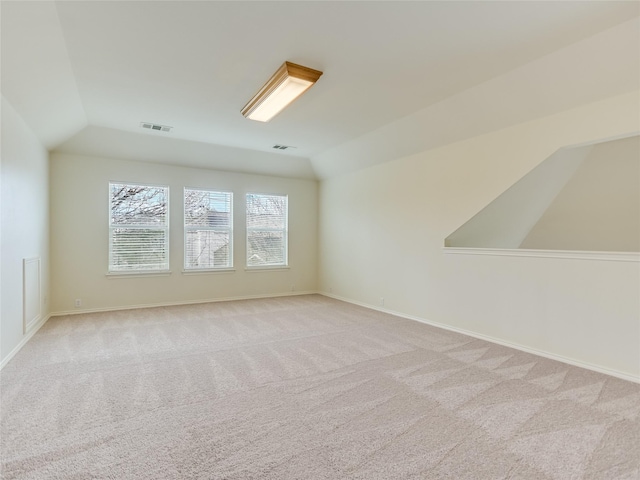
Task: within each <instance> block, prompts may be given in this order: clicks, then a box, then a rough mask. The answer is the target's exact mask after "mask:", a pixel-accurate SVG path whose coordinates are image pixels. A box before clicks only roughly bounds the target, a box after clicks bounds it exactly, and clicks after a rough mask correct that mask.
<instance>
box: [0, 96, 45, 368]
mask: <svg viewBox="0 0 640 480" xmlns="http://www.w3.org/2000/svg"><path fill="white" fill-rule="evenodd" d="M48 175H49V160H48V154H47V151H46V150H45V148H44V147H43V146H42V145H41V144H40V142H39V141H38V139H37V138H36V137H35V135H34V134H33V132H32V131H31V130H30V129H29V127H27V125H26V124H25V123H24V121H23V120H22V118H20V116H19V115H18V114H17V113H16V111H15V110H14V108H13V107H12V106H11V104H9V102H7V101H6V99H5V98H4V97H2V182H1V186H2V188H1V213H2V222H1V224H2V229H1V233H0V237H1V246H2V248H1V259H2V267H1V277H0V278H1V286H0V291H1V294H2V298H1V302H0V303H1V309H0V337H1V340H0V363H2V364H4V362H5V361H6V360H8V359H9V358H10V356H11V355H12V353H13V352H14V351H15V349H16V348H17V347H18V346H19V345H21V343H22V342H23V341H25V340H26V339H27V338H28V335H25V334H24V333H23V315H22V260H23V259H24V258H32V257H40V261H41V280H42V281H41V293H42V294H41V318H42V319H43V320H44V319H46V317H47V315H48V306H47V303H48V296H49V182H48ZM32 331H33V330H32Z"/></svg>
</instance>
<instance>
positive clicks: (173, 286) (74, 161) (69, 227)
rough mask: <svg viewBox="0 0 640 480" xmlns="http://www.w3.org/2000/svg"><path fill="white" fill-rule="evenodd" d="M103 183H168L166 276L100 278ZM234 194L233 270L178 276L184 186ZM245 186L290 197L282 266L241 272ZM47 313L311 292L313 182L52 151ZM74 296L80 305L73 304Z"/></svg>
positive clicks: (103, 266) (104, 239) (104, 245)
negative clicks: (286, 254)
mask: <svg viewBox="0 0 640 480" xmlns="http://www.w3.org/2000/svg"><path fill="white" fill-rule="evenodd" d="M109 181H120V182H132V183H135V182H139V183H147V184H159V185H169V187H170V194H169V198H170V269H171V272H172V273H171V274H170V275H169V276H148V277H137V278H132V277H107V276H106V275H105V274H106V273H107V262H108V248H109V247H108V239H109V234H108V211H109V207H108V184H109ZM185 186H187V187H205V188H213V189H220V190H224V191H232V192H233V193H234V237H235V240H234V266H235V268H236V271H235V272H232V273H214V274H198V275H185V274H183V273H182V269H183V244H184V240H183V221H182V209H183V198H182V195H183V188H184V187H185ZM247 192H256V193H277V194H287V195H288V196H289V265H290V268H289V269H287V270H271V271H268V270H265V271H252V272H248V271H245V265H246V261H245V251H246V250H245V226H244V220H245V212H244V196H245V193H247ZM51 222H52V229H51V258H52V261H51V263H52V272H53V273H52V307H51V308H52V311H53V312H66V311H82V310H96V309H97V310H99V309H109V308H118V307H128V306H136V305H157V304H167V303H182V302H191V301H199V300H210V299H224V298H237V297H247V296H260V295H276V294H284V293H291V291H292V288H293V289H295V291H297V292H302V291H315V290H316V287H317V285H316V280H317V270H316V264H317V182H316V181H314V180H296V179H290V178H278V177H269V176H261V175H247V174H240V173H229V172H219V171H214V170H205V169H196V168H186V167H177V166H169V165H154V164H149V163H144V162H135V161H127V160H116V159H106V158H95V157H87V156H76V155H65V154H53V155H52V157H51ZM75 299H81V300H82V307H81V308H74V300H75Z"/></svg>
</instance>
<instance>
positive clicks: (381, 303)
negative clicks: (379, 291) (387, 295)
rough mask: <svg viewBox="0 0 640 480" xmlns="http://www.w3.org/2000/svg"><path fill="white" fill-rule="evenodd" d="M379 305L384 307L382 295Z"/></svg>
mask: <svg viewBox="0 0 640 480" xmlns="http://www.w3.org/2000/svg"><path fill="white" fill-rule="evenodd" d="M380 306H381V307H384V297H380Z"/></svg>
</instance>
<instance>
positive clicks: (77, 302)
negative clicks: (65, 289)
mask: <svg viewBox="0 0 640 480" xmlns="http://www.w3.org/2000/svg"><path fill="white" fill-rule="evenodd" d="M75 306H76V308H78V307H81V306H82V299H81V298H76V302H75Z"/></svg>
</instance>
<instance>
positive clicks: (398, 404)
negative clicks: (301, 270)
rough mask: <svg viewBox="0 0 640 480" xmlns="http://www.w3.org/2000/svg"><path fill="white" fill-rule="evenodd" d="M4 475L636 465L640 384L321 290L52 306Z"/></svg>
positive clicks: (558, 471)
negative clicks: (158, 304) (173, 303)
mask: <svg viewBox="0 0 640 480" xmlns="http://www.w3.org/2000/svg"><path fill="white" fill-rule="evenodd" d="M0 388H1V400H2V403H1V418H2V424H1V430H0V433H1V440H0V441H1V449H2V450H1V453H2V475H3V478H5V479H16V478H21V479H50V478H55V479H65V480H66V479H89V478H99V479H118V480H120V479H143V480H144V479H154V480H156V479H191V478H198V479H278V480H288V479H331V480H335V479H363V480H376V479H419V478H420V479H423V478H426V479H440V478H448V479H456V480H458V479H474V480H479V479H503V478H513V479H563V480H566V479H580V478H585V479H603V480H605V479H606V480H613V479H638V478H640V418H639V417H640V385H637V384H634V383H630V382H625V381H623V380H618V379H616V378H612V377H608V376H605V375H600V374H597V373H593V372H590V371H586V370H582V369H579V368H575V367H570V366H567V365H565V364H562V363H558V362H554V361H551V360H546V359H543V358H539V357H536V356H534V355H530V354H527V353H522V352H519V351H516V350H511V349H509V348H505V347H502V346H497V345H494V344H490V343H487V342H483V341H480V340H475V339H473V338H470V337H466V336H463V335H460V334H456V333H451V332H448V331H445V330H440V329H437V328H433V327H429V326H426V325H422V324H420V323H416V322H412V321H409V320H404V319H401V318H397V317H393V316H391V315H387V314H383V313H380V312H376V311H373V310H368V309H365V308H361V307H357V306H354V305H350V304H346V303H342V302H339V301H336V300H332V299H329V298H326V297H322V296H318V295H310V296H298V297H286V298H274V299H265V300H249V301H237V302H224V303H212V304H202V305H193V306H180V307H167V308H151V309H143V310H129V311H121V312H110V313H99V314H83V315H76V316H67V317H57V318H52V319H51V320H50V321H49V322H48V323H47V324H46V325H45V326H44V327H43V328H42V329H41V330H40V331H39V332H38V333H37V334H36V335H35V336H34V337H33V339H32V340H31V341H30V342H29V343H28V344H27V345H26V346H25V347H24V348H23V349H22V351H21V352H20V353H18V355H16V357H15V358H14V359H13V360H12V361H11V362H10V363H9V364H8V365H7V366H6V367H5V368H4V369H3V371H2V372H1V374H0Z"/></svg>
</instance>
